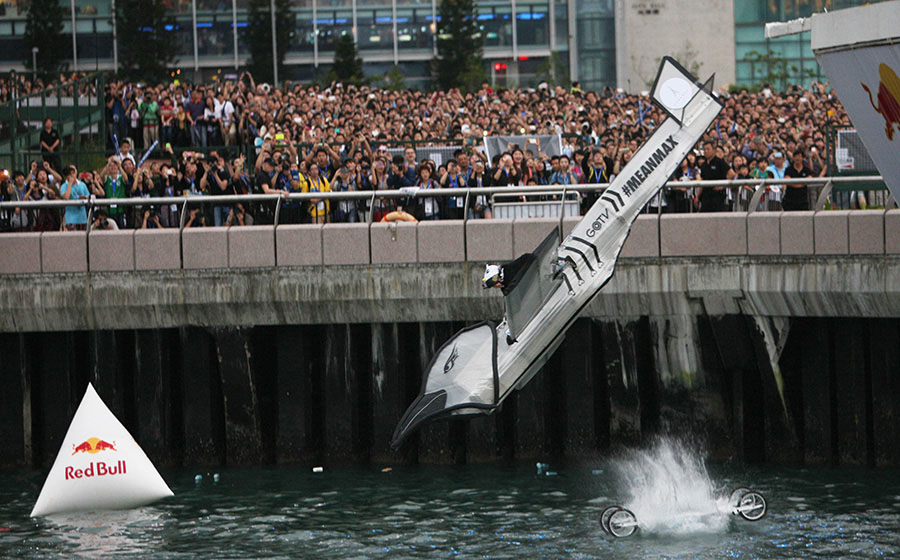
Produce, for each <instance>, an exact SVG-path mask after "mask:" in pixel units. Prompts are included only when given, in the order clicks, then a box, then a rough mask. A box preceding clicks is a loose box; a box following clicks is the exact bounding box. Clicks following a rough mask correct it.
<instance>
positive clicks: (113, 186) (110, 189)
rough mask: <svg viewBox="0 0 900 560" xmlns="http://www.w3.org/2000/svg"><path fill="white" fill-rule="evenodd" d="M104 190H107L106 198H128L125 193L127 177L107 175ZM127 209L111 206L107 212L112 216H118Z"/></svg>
mask: <svg viewBox="0 0 900 560" xmlns="http://www.w3.org/2000/svg"><path fill="white" fill-rule="evenodd" d="M103 190H104V192H106V198H126V194H125V177H124V176H122V175H119V176H118V177H117V178H115V179H113V178H112V177H107V178H106V181H104V182H103ZM124 211H125V209H124V208H123V207H121V206H110V207H109V208H108V209H107V212H108V213H109V215H110V216H118V215H119V214H121V213H122V212H124Z"/></svg>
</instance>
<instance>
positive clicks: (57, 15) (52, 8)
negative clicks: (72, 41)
mask: <svg viewBox="0 0 900 560" xmlns="http://www.w3.org/2000/svg"><path fill="white" fill-rule="evenodd" d="M63 16H64V14H63V8H62V4H60V3H59V0H31V1H30V2H29V3H28V13H27V15H26V20H25V35H24V36H23V38H24V40H25V50H26V53H27V58H26V60H25V61H24V62H25V67H26V68H28V69H29V70H34V68H32V67H31V58H32V57H31V49H33V48H34V47H37V48H38V54H37V70H40V71H41V72H53V71H54V70H57V69H59V68H60V66H61V63H62V60H63V59H64V58H65V57H66V55H67V54H68V53H69V52H71V48H70V47H69V45H68V44H67V41H66V37H65V36H64V35H63V34H62V29H63Z"/></svg>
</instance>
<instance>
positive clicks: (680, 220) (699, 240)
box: [659, 212, 747, 257]
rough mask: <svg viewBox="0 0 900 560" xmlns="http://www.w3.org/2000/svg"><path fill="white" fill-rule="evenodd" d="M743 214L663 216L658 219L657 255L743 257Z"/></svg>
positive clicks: (744, 217) (744, 224) (714, 213)
mask: <svg viewBox="0 0 900 560" xmlns="http://www.w3.org/2000/svg"><path fill="white" fill-rule="evenodd" d="M746 219H747V217H746V214H743V213H733V212H712V213H705V214H663V215H662V216H660V218H659V244H660V248H659V251H660V255H661V256H663V257H692V256H705V255H746V254H747V225H746Z"/></svg>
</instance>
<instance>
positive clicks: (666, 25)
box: [616, 0, 735, 93]
mask: <svg viewBox="0 0 900 560" xmlns="http://www.w3.org/2000/svg"><path fill="white" fill-rule="evenodd" d="M616 12H617V13H616V34H617V37H616V47H617V49H618V50H620V51H621V52H617V53H616V61H617V64H616V76H617V81H618V85H619V87H621V88H624V89H625V90H626V91H628V92H630V93H639V92H641V91H642V90H649V89H650V85H651V84H652V82H653V79H654V78H655V77H656V71H657V70H658V69H659V60H660V58H662V57H663V56H671V57H673V58H675V59H676V60H678V62H680V63H681V64H682V65H684V66H685V67H686V68H687V69H688V70H691V71H692V72H696V73H697V78H699V79H700V80H705V79H706V78H708V77H709V76H710V74H713V73H715V74H716V87H719V86H721V85H723V84H730V83H734V77H735V55H734V2H733V1H732V0H679V1H678V2H675V1H672V0H670V1H669V2H664V1H662V0H657V1H654V2H647V1H645V0H623V1H622V2H617V3H616ZM619 36H621V38H620V37H619Z"/></svg>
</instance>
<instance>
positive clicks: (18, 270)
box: [0, 233, 41, 275]
mask: <svg viewBox="0 0 900 560" xmlns="http://www.w3.org/2000/svg"><path fill="white" fill-rule="evenodd" d="M0 255H3V256H2V257H0V275H2V274H34V273H38V272H40V271H41V234H40V233H4V234H3V235H0Z"/></svg>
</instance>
